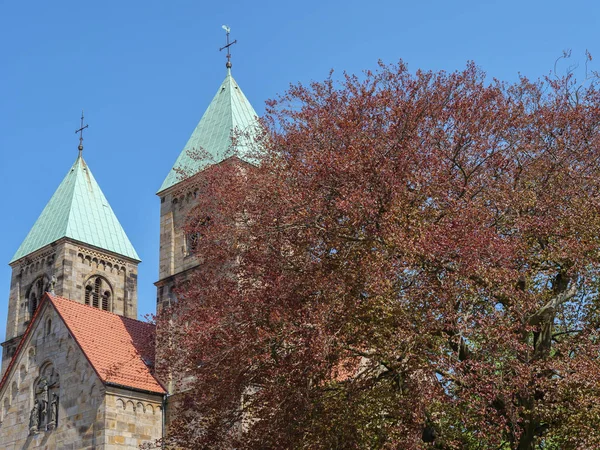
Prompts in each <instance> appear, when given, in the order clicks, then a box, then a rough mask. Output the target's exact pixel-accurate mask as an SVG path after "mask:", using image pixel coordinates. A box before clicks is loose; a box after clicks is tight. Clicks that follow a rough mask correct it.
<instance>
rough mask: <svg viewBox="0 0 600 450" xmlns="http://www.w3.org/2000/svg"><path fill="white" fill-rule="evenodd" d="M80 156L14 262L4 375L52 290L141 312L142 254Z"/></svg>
mask: <svg viewBox="0 0 600 450" xmlns="http://www.w3.org/2000/svg"><path fill="white" fill-rule="evenodd" d="M81 141H82V138H81V137H80V145H79V155H78V156H77V159H76V160H75V163H74V164H73V166H72V167H71V168H70V169H69V171H68V172H67V174H66V176H65V177H64V179H63V180H62V182H61V183H60V185H59V186H58V188H57V190H56V192H54V195H53V196H52V197H51V198H50V201H49V202H48V203H47V205H46V207H45V208H44V210H43V211H42V213H41V215H40V216H39V218H38V219H37V221H36V222H35V224H34V225H33V227H32V228H31V230H30V231H29V234H27V237H26V238H25V240H24V241H23V242H22V244H21V245H20V247H19V249H18V250H17V252H16V253H15V255H14V256H13V258H12V260H11V261H10V263H9V264H10V266H11V268H12V277H11V284H10V294H9V301H8V317H7V324H6V341H5V342H4V343H2V347H3V351H2V373H4V372H5V371H6V367H7V365H8V363H9V362H10V360H11V357H12V356H13V354H14V352H15V349H16V348H17V346H18V344H19V341H20V339H21V337H22V335H23V333H24V332H25V330H26V329H27V326H28V325H29V323H30V321H31V319H32V318H33V316H34V313H35V311H36V309H37V307H38V305H39V303H40V301H41V299H42V296H43V295H44V293H45V292H50V293H52V294H56V295H58V296H61V297H66V298H69V299H71V300H74V301H76V302H79V303H82V304H86V305H90V306H93V307H95V308H99V309H101V310H106V311H111V312H113V313H116V314H119V315H122V316H125V317H129V318H133V319H135V318H136V317H137V266H138V263H139V262H140V259H139V257H138V255H137V253H136V251H135V250H134V248H133V246H132V245H131V242H130V241H129V239H128V238H127V235H126V234H125V231H124V230H123V228H122V227H121V224H120V223H119V221H118V220H117V217H116V216H115V214H114V212H113V210H112V209H111V207H110V205H109V204H108V201H107V200H106V197H105V196H104V194H103V193H102V190H101V189H100V186H99V185H98V183H97V182H96V180H95V179H94V176H93V175H92V172H91V170H90V168H89V166H88V165H87V164H86V162H85V161H84V159H83V157H82V150H83V146H82V145H81Z"/></svg>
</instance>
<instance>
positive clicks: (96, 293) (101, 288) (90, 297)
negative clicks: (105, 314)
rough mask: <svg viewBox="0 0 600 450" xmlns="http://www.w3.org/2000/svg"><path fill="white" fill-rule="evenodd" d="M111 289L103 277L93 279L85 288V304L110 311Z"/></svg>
mask: <svg viewBox="0 0 600 450" xmlns="http://www.w3.org/2000/svg"><path fill="white" fill-rule="evenodd" d="M110 297H111V287H110V284H109V283H108V281H106V280H105V279H103V278H102V277H92V278H90V279H89V280H88V282H87V284H86V286H85V304H86V305H90V306H93V307H94V308H100V309H103V310H105V311H110V309H111V307H110Z"/></svg>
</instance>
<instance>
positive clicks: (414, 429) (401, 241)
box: [159, 63, 600, 450]
mask: <svg viewBox="0 0 600 450" xmlns="http://www.w3.org/2000/svg"><path fill="white" fill-rule="evenodd" d="M599 124H600V92H599V91H598V89H597V88H596V87H595V85H594V83H588V84H587V85H585V86H583V87H582V86H578V85H576V81H575V80H574V78H573V76H572V74H569V75H567V76H566V77H564V78H545V79H543V80H540V81H530V80H528V79H525V78H522V79H521V80H520V81H519V82H517V83H514V84H508V83H502V82H499V81H493V82H486V80H485V74H484V73H482V72H481V71H480V70H479V69H478V68H476V66H474V65H473V64H469V65H468V66H467V68H466V69H465V70H464V71H460V72H455V73H449V74H448V73H444V72H437V73H435V72H422V71H418V72H416V73H415V74H411V73H410V72H409V71H408V70H407V68H406V67H405V65H404V64H403V63H400V64H399V65H397V66H385V65H381V66H380V69H379V70H378V71H377V72H374V73H372V72H367V73H366V74H365V75H364V76H363V77H357V76H350V75H347V76H345V77H344V79H343V81H342V82H339V83H337V82H335V81H334V80H333V79H332V77H330V78H329V79H327V80H326V81H324V82H322V83H312V84H311V85H310V86H303V85H297V86H292V87H291V88H290V89H289V91H288V92H287V93H285V94H284V95H283V96H281V97H280V98H278V99H277V100H275V101H271V102H269V103H268V111H267V115H266V118H265V119H263V125H264V133H263V134H261V136H258V137H257V139H256V153H257V154H256V161H255V163H256V164H252V165H249V164H246V163H242V162H240V161H239V160H237V159H236V158H231V159H230V160H228V162H226V163H224V164H220V165H214V166H212V167H211V168H210V169H208V170H206V171H204V172H203V173H202V175H201V177H200V178H196V179H195V183H197V184H199V185H200V186H201V195H200V196H199V203H198V207H197V209H196V210H195V212H194V214H193V215H192V216H191V217H190V224H189V227H188V231H189V232H190V233H197V235H198V236H199V237H198V240H197V244H196V252H197V254H198V256H199V258H200V260H201V266H200V267H201V269H200V270H198V271H197V272H196V273H195V274H194V276H193V280H192V282H190V283H189V284H188V285H186V286H185V287H183V288H182V289H181V290H180V292H179V299H178V302H177V303H176V304H175V305H174V306H173V307H172V309H170V310H169V311H166V312H165V314H163V316H162V318H159V330H161V335H159V339H160V338H161V336H162V339H163V344H162V345H163V349H164V351H165V353H166V354H168V355H169V357H170V358H169V360H168V362H169V364H170V365H171V367H172V369H173V373H177V374H180V376H181V377H183V378H185V380H186V383H187V384H186V389H187V390H186V392H185V393H184V394H182V400H181V402H182V406H183V410H184V411H185V413H184V414H181V415H180V416H179V418H178V419H177V420H176V421H175V422H174V423H173V426H172V428H171V435H170V439H171V440H172V442H173V443H178V444H179V445H183V446H184V447H188V448H247V449H250V448H261V449H263V448H273V449H275V448H277V449H281V448H310V449H319V448H322V449H353V448H355V449H359V448H360V449H362V448H369V449H370V448H373V449H375V448H390V449H391V448H406V449H418V448H423V449H424V448H438V449H519V450H525V449H534V448H543V449H551V448H554V449H559V448H560V449H569V448H597V447H599V446H600V431H599V425H600V361H599V356H598V355H599V350H600V336H599V326H600V314H599V310H598V303H599V301H600V298H599V293H598V281H599V278H598V272H599V268H600V254H599V248H600V242H599V241H600V237H599V236H600V214H599V210H600V209H599V208H600V197H599V196H600V190H599V188H600V166H599V162H598V159H599V157H600V135H599V132H598V129H599ZM167 335H168V336H169V339H168V340H167V339H166V338H165V336H167Z"/></svg>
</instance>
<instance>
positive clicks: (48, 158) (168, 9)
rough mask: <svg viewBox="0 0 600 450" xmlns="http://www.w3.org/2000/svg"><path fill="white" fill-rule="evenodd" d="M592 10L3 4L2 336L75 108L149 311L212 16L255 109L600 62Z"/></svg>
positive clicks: (209, 85)
mask: <svg viewBox="0 0 600 450" xmlns="http://www.w3.org/2000/svg"><path fill="white" fill-rule="evenodd" d="M599 17H600V4H597V2H593V1H591V0H590V1H577V0H574V1H571V2H569V3H568V4H567V3H566V2H564V1H563V2H557V1H552V0H547V1H526V0H521V1H513V0H504V1H501V2H500V1H486V0H479V1H460V0H455V1H438V0H430V1H427V2H406V1H371V2H365V1H364V0H363V1H356V0H344V1H340V0H335V1H328V0H321V1H315V0H304V1H303V2H294V3H292V2H285V1H254V2H250V1H235V0H232V1H229V2H204V1H198V0H195V1H188V0H170V1H167V0H162V1H158V0H145V1H140V0H127V1H123V0H121V1H113V0H104V1H102V2H84V1H81V0H79V1H70V0H69V1H65V0H58V1H54V2H47V1H43V0H31V1H27V2H25V1H12V0H0V177H1V179H2V182H3V183H2V184H3V191H4V194H3V196H2V210H3V213H4V214H3V215H2V218H1V219H0V232H1V236H2V239H1V240H0V263H2V264H0V337H2V336H4V326H5V322H6V310H7V301H8V293H9V285H10V268H9V267H8V265H7V264H8V261H10V259H11V258H12V256H13V254H14V253H15V251H16V250H17V248H18V246H19V244H20V243H21V241H22V240H23V239H24V237H25V235H26V234H27V232H28V231H29V229H30V228H31V226H32V225H33V223H34V222H35V220H36V218H37V217H38V215H39V214H40V212H41V211H42V209H43V207H44V205H45V204H46V202H47V201H48V200H49V199H50V196H51V195H52V193H53V192H54V190H55V189H56V187H57V186H58V184H59V183H60V181H61V180H62V178H63V177H64V175H65V174H66V173H67V171H68V169H69V168H70V167H71V165H72V163H73V161H74V160H75V158H76V156H77V144H78V141H77V136H76V135H75V133H74V130H75V129H76V128H78V125H79V117H80V114H81V109H82V108H83V109H85V111H86V122H87V123H89V129H88V130H86V134H85V150H84V157H85V159H86V161H87V162H88V164H89V165H90V167H91V169H92V171H93V173H94V176H95V177H96V179H97V180H98V182H99V184H100V186H101V187H102V189H103V191H104V193H105V195H106V197H107V198H108V200H109V202H110V204H111V206H112V207H113V209H114V211H115V213H116V214H117V217H118V218H119V220H120V221H121V224H122V225H123V227H124V229H125V231H126V232H127V234H128V235H129V238H130V239H131V241H132V243H133V245H134V246H135V248H136V249H137V251H138V253H139V254H140V257H141V259H142V260H143V262H142V264H141V265H140V269H139V285H138V296H139V312H140V315H143V314H146V313H151V312H154V308H155V299H156V294H155V288H154V286H153V282H154V281H156V280H157V276H158V238H159V232H158V230H159V200H158V198H157V197H156V196H155V195H154V193H155V192H156V190H157V189H158V187H159V186H160V184H161V182H162V180H163V179H164V177H165V176H166V175H167V173H168V171H169V169H170V168H171V166H172V165H173V163H174V161H175V159H176V157H177V155H178V154H179V152H180V151H181V149H182V148H183V146H184V145H185V143H186V141H187V139H188V137H189V135H190V134H191V132H192V131H193V129H194V127H195V126H196V124H197V122H198V121H199V120H200V117H201V116H202V113H203V112H204V109H205V108H206V106H207V105H208V103H209V102H210V100H211V98H212V97H213V95H214V94H215V92H216V90H217V88H218V87H219V85H220V83H221V82H222V80H223V78H224V77H225V56H224V54H223V53H220V52H219V51H218V48H219V47H220V46H222V45H223V44H224V41H225V33H224V31H223V30H222V29H221V25H222V24H227V25H229V26H230V27H231V30H232V39H237V40H238V44H236V45H235V46H234V47H233V50H232V53H233V58H232V62H233V75H234V77H235V78H236V80H237V82H238V83H239V84H240V87H241V88H242V90H243V91H244V93H245V94H246V96H247V97H248V99H249V100H250V102H251V103H252V104H253V106H254V108H255V109H256V111H257V112H258V114H262V113H263V111H264V102H265V100H267V99H269V98H272V97H275V96H276V95H277V93H282V92H283V91H285V90H286V89H287V87H288V86H289V85H290V83H297V82H303V83H307V82H310V81H311V80H323V79H324V78H325V77H326V76H327V75H328V73H329V71H330V69H334V70H335V73H337V74H341V73H342V72H343V71H347V72H350V73H358V72H360V71H362V70H365V69H375V68H376V66H377V61H378V60H379V59H381V60H383V61H384V62H388V63H392V62H397V61H398V60H399V59H400V58H402V59H403V60H404V61H405V62H406V63H408V66H409V69H410V70H416V69H419V68H420V69H431V70H446V71H453V70H456V69H461V68H463V67H464V66H465V63H466V62H467V61H468V60H473V61H475V62H476V63H477V64H478V65H479V66H480V67H481V68H483V69H484V70H485V71H486V72H487V73H488V75H489V76H490V77H496V78H499V79H502V80H507V81H514V80H516V79H517V77H518V74H519V73H521V74H524V75H526V76H528V77H530V78H537V77H539V76H543V75H545V74H548V73H549V72H550V71H551V70H552V67H553V65H554V60H555V59H556V58H557V57H558V56H560V55H561V53H562V51H563V49H572V50H573V60H574V61H575V62H577V61H579V62H581V64H583V61H584V52H585V50H586V49H589V51H590V52H591V53H592V55H593V56H600V43H599V41H598V30H599V29H600V27H599V26H598V25H599V21H600V19H599ZM565 67H566V65H565ZM593 67H594V68H595V69H598V68H599V67H598V65H597V64H596V65H594V66H593Z"/></svg>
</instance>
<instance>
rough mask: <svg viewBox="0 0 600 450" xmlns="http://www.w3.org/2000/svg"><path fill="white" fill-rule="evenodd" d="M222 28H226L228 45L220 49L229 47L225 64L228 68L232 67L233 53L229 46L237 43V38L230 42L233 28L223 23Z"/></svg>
mask: <svg viewBox="0 0 600 450" xmlns="http://www.w3.org/2000/svg"><path fill="white" fill-rule="evenodd" d="M221 28H223V29H224V30H225V33H226V34H227V45H225V46H224V47H221V48H220V49H219V51H222V50H225V49H227V63H226V64H225V67H227V69H231V53H230V51H229V47H231V46H232V45H233V44H235V43H237V39H236V40H235V41H233V42H231V43H230V42H229V33H230V32H231V28H229V27H228V26H227V25H223V26H222V27H221Z"/></svg>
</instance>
